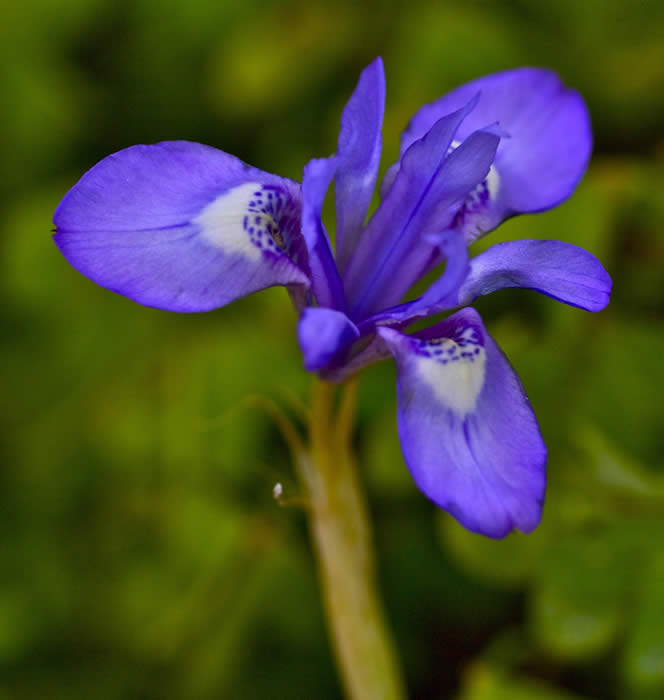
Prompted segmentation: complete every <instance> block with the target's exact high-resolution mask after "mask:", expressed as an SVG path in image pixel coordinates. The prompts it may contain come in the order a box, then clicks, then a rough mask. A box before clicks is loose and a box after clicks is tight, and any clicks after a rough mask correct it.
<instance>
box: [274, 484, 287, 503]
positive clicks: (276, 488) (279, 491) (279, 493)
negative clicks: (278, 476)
mask: <svg viewBox="0 0 664 700" xmlns="http://www.w3.org/2000/svg"><path fill="white" fill-rule="evenodd" d="M283 492H284V487H283V486H282V485H281V482H279V481H277V483H276V484H275V485H274V488H273V489H272V496H273V497H274V500H275V501H278V500H279V499H280V498H281V496H282V494H283Z"/></svg>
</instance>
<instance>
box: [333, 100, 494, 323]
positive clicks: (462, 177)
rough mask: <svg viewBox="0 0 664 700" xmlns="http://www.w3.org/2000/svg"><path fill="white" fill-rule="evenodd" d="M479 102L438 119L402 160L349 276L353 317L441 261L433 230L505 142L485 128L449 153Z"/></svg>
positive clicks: (392, 299)
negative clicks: (429, 236)
mask: <svg viewBox="0 0 664 700" xmlns="http://www.w3.org/2000/svg"><path fill="white" fill-rule="evenodd" d="M471 108H472V104H470V105H467V107H466V109H464V110H459V111H458V112H455V113H454V114H452V115H449V116H448V117H445V118H443V119H441V120H440V121H438V122H437V123H436V124H435V125H434V126H433V128H432V129H431V130H430V131H429V132H428V133H427V135H426V136H425V137H424V138H422V139H421V140H419V141H416V142H415V143H414V144H413V145H412V146H411V148H410V149H409V150H408V151H407V152H406V154H405V155H404V157H403V158H402V160H401V167H400V169H399V172H398V173H397V175H396V178H395V181H394V184H393V186H392V187H391V189H390V191H389V193H388V195H387V197H386V198H385V199H384V200H383V202H381V204H380V206H379V207H378V209H377V211H376V212H375V214H374V215H373V216H372V217H371V220H370V221H369V224H368V226H367V229H366V231H365V232H364V234H363V237H362V239H361V241H360V244H359V246H358V248H357V249H356V251H355V253H354V255H353V258H352V260H351V263H350V265H349V268H348V271H347V274H346V276H345V278H344V286H345V289H346V294H347V296H348V298H349V300H352V304H351V303H349V306H350V312H351V316H352V318H354V319H362V318H366V317H368V316H369V315H371V314H373V313H375V312H377V311H379V310H381V309H384V308H386V307H388V306H391V305H393V304H396V303H397V302H399V301H400V299H401V297H402V296H403V295H404V294H405V292H406V291H407V290H408V289H409V288H410V287H411V286H412V285H413V284H414V283H415V282H416V281H417V280H418V279H419V278H420V277H421V276H422V275H423V274H424V273H425V272H426V271H427V270H428V269H430V267H431V265H432V264H434V263H435V262H436V259H437V251H436V247H435V245H432V244H431V242H430V241H429V240H427V238H426V234H432V233H437V232H439V231H442V230H444V229H446V228H447V227H448V225H449V224H450V223H451V221H452V218H453V216H454V211H455V206H454V205H455V204H457V203H458V202H460V201H463V198H464V197H465V196H466V194H467V193H468V192H469V191H470V190H472V189H473V188H474V187H475V186H476V185H477V184H478V183H479V182H481V181H482V180H483V179H484V177H486V174H487V172H488V171H489V168H490V167H491V162H492V160H493V157H494V155H495V152H496V147H497V145H498V141H499V138H498V137H497V136H496V135H494V134H493V133H489V132H487V131H484V130H480V131H477V132H475V133H473V134H472V135H471V136H470V137H469V138H468V139H466V141H465V142H464V143H463V144H461V146H460V147H459V148H458V149H456V150H455V151H454V152H452V153H451V154H448V150H449V147H450V143H451V141H452V138H453V137H454V134H455V132H456V129H457V127H458V125H459V123H460V122H461V120H462V119H463V117H464V114H465V113H466V112H467V110H468V109H471ZM438 262H440V260H439V259H438Z"/></svg>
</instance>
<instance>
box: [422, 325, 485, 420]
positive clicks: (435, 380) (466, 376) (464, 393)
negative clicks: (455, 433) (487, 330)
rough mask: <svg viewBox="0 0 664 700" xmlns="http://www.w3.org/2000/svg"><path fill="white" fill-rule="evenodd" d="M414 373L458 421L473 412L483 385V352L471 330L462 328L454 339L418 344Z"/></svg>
mask: <svg viewBox="0 0 664 700" xmlns="http://www.w3.org/2000/svg"><path fill="white" fill-rule="evenodd" d="M419 350H420V352H418V356H417V358H416V362H417V365H416V367H417V373H418V376H419V378H420V380H421V381H423V382H424V383H426V384H427V385H428V386H429V387H431V390H432V391H433V393H434V396H435V397H436V398H437V399H438V400H439V401H440V402H441V403H442V404H444V405H445V406H447V407H448V408H449V409H450V410H451V411H453V412H454V413H455V414H456V415H457V416H458V417H459V418H461V419H463V418H464V417H465V416H466V415H467V414H468V413H472V412H473V411H474V410H475V406H476V404H477V398H478V396H479V394H480V392H481V391H482V387H483V385H484V376H485V371H486V350H485V349H484V347H483V346H482V345H480V344H479V342H478V340H477V336H476V334H475V330H474V329H473V328H471V327H468V328H465V329H464V330H463V331H462V332H461V333H460V334H459V335H458V336H457V338H456V340H452V339H451V338H440V339H438V340H428V341H420V346H419Z"/></svg>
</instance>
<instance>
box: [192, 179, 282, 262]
mask: <svg viewBox="0 0 664 700" xmlns="http://www.w3.org/2000/svg"><path fill="white" fill-rule="evenodd" d="M273 190H274V188H266V187H264V186H263V185H261V184H259V183H256V182H248V183H245V184H243V185H238V186H237V187H233V188H232V189H231V190H228V192H224V193H223V194H222V195H220V196H219V197H217V198H216V199H215V200H214V201H212V202H210V204H208V205H207V206H206V207H205V209H203V211H202V212H201V213H200V214H199V215H198V216H197V217H196V218H195V219H194V223H196V224H198V225H199V226H200V228H201V236H202V238H203V239H205V240H206V241H207V242H208V243H210V244H211V245H213V246H214V247H215V248H219V249H221V250H223V251H224V253H229V254H235V255H241V256H242V257H244V258H246V259H247V260H250V261H252V262H258V261H259V260H260V259H261V257H262V255H263V251H264V250H269V251H273V252H277V249H278V247H279V245H280V243H279V240H280V239H279V227H278V222H277V221H275V218H274V217H273V215H272V214H273V213H275V214H276V211H275V209H274V208H273V203H272V201H270V202H267V200H266V198H267V197H269V198H270V200H272V198H273V195H274V197H275V200H276V198H277V194H276V192H273ZM268 208H269V209H270V210H271V211H269V212H268ZM275 240H276V243H275Z"/></svg>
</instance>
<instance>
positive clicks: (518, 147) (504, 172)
mask: <svg viewBox="0 0 664 700" xmlns="http://www.w3.org/2000/svg"><path fill="white" fill-rule="evenodd" d="M478 92H479V93H480V100H479V102H478V104H477V107H476V108H475V109H474V110H473V113H472V114H471V115H469V117H468V119H466V120H464V123H463V125H462V127H460V128H459V131H458V134H457V140H458V141H462V140H463V139H464V138H465V137H466V136H468V135H469V134H470V133H472V132H473V131H474V130H476V129H478V128H481V127H482V126H484V125H485V124H489V123H494V122H498V123H499V124H500V127H501V129H503V130H504V131H505V132H506V133H507V134H509V137H510V138H503V139H502V140H501V143H500V146H499V148H498V152H497V153H496V160H495V163H494V168H493V169H492V172H491V174H490V178H489V179H488V180H487V182H486V183H485V185H486V187H482V188H480V189H479V190H478V192H476V193H475V196H474V197H473V198H472V199H471V200H470V201H469V202H468V206H467V208H466V210H465V211H463V212H462V213H461V215H460V217H459V221H458V225H459V228H460V229H461V230H463V231H464V233H465V234H466V236H467V238H468V239H469V240H473V239H474V238H477V237H478V236H480V235H482V234H483V233H486V232H487V231H488V230H490V229H492V228H494V227H495V226H497V225H498V224H499V223H500V222H501V221H502V220H503V219H505V218H507V217H509V216H513V215H515V214H519V213H523V212H536V211H542V210H544V209H549V208H551V207H553V206H555V205H556V204H559V203H560V202H561V201H562V200H564V199H566V198H567V197H569V195H570V194H571V193H572V191H573V190H574V188H575V187H576V185H577V183H578V181H579V180H580V179H581V177H582V175H583V173H584V171H585V168H586V165H587V163H588V159H589V157H590V151H591V148H592V131H591V125H590V118H589V115H588V110H587V108H586V105H585V103H584V101H583V99H582V98H581V96H580V95H579V94H578V93H577V92H576V91H574V90H570V89H569V88H566V87H565V85H564V84H563V83H562V82H561V80H560V78H559V77H558V76H557V75H556V74H555V73H553V72H551V71H548V70H544V69H540V68H518V69H516V70H509V71H504V72H502V73H494V74H492V75H487V76H485V77H482V78H479V79H477V80H473V81H471V82H469V83H466V84H465V85H462V86H461V87H459V88H457V89H455V90H453V91H452V92H450V93H448V94H447V95H445V96H444V97H441V98H440V99H439V100H437V101H435V102H433V103H431V104H428V105H425V106H424V107H422V108H421V109H420V110H419V111H418V112H417V113H416V114H415V116H414V117H413V119H412V120H411V122H410V123H409V125H408V127H407V129H406V130H405V132H404V133H403V134H402V140H401V152H402V153H405V151H406V150H407V149H408V148H409V147H410V145H411V144H412V143H414V142H415V141H417V140H418V139H420V138H421V137H422V136H423V135H424V134H425V133H427V131H428V130H429V129H430V128H431V126H432V125H433V124H434V123H435V122H436V121H437V120H438V119H439V118H440V117H441V116H443V115H445V114H449V113H450V112H452V111H454V110H456V109H459V108H460V107H462V106H463V105H464V104H466V102H467V101H468V100H469V99H470V98H471V97H472V96H473V95H476V94H477V93H478ZM388 172H390V171H388ZM385 186H386V185H383V187H385Z"/></svg>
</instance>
